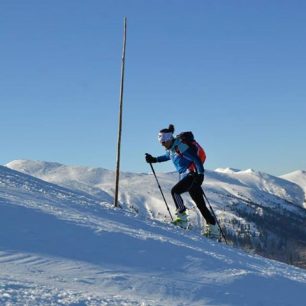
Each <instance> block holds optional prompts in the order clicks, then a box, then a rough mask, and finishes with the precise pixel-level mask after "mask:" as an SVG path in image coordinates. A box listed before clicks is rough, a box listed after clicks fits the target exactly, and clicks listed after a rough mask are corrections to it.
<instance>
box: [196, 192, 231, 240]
mask: <svg viewBox="0 0 306 306" xmlns="http://www.w3.org/2000/svg"><path fill="white" fill-rule="evenodd" d="M202 191H203V195H204V198H205V200H206V202H207V203H208V205H209V208H210V210H211V212H212V214H213V215H214V217H215V220H216V222H217V224H218V226H219V229H220V232H221V235H222V237H223V239H224V241H225V243H226V244H228V243H227V240H226V238H225V235H224V233H223V231H222V228H221V226H220V223H219V221H218V219H217V217H216V214H215V212H214V210H213V208H212V207H211V205H210V203H209V201H208V199H207V196H206V194H205V192H204V190H203V189H202Z"/></svg>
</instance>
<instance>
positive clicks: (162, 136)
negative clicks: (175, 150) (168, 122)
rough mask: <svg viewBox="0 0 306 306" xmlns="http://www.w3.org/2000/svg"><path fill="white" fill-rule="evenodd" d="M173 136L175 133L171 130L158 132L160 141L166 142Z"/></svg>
mask: <svg viewBox="0 0 306 306" xmlns="http://www.w3.org/2000/svg"><path fill="white" fill-rule="evenodd" d="M172 138H173V134H172V133H171V132H169V133H161V132H159V133H158V141H159V142H166V141H169V140H172Z"/></svg>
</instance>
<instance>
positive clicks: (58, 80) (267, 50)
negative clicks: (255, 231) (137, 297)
mask: <svg viewBox="0 0 306 306" xmlns="http://www.w3.org/2000/svg"><path fill="white" fill-rule="evenodd" d="M124 16H126V17H127V19H128V31H127V54H126V79H125V92H124V115H123V120H124V121H123V135H122V137H123V139H122V141H123V143H122V160H121V170H122V171H132V172H146V171H148V170H149V168H148V165H147V164H146V163H145V162H144V153H145V152H149V153H152V154H153V155H161V154H163V149H162V148H161V146H160V145H159V144H158V142H157V132H158V131H159V130H160V129H162V128H165V127H167V126H168V124H169V123H173V124H174V125H175V126H176V128H177V131H182V130H192V131H194V133H195V135H196V137H197V139H198V140H199V142H200V143H201V144H202V145H203V146H204V147H205V149H206V152H207V155H208V159H207V163H206V168H208V169H215V168H217V167H232V168H238V169H247V168H253V169H255V170H259V171H264V172H268V173H271V174H274V175H281V174H284V173H288V172H291V171H293V170H296V169H306V137H305V131H306V119H305V118H306V116H305V115H306V57H305V54H306V40H305V37H306V2H305V1H302V0H300V1H297V0H290V1H289V0H288V1H282V0H269V1H266V0H262V1H261V0H256V1H243V0H241V1H235V0H232V1H229V0H219V1H215V0H210V1H208V0H202V1H200V0H185V1H182V0H167V1H166V0H154V1H153V0H152V1H148V0H147V1H145V0H139V1H133V0H122V1H116V0H112V1H111V0H109V1H103V0H88V1H81V0H52V1H51V0H44V1H42V0H27V1H22V0H18V1H17V0H1V1H0V43H1V53H0V54H1V57H0V84H1V90H0V107H1V121H0V127H1V128H0V139H1V153H0V154H1V155H0V156H1V164H5V163H7V162H9V161H11V160H14V159H33V160H47V161H57V162H61V163H65V164H69V165H82V166H92V167H104V168H108V169H114V167H115V154H116V142H117V119H118V105H119V87H120V65H121V51H122V32H123V17H124ZM170 170H173V167H172V165H171V163H170V162H169V163H164V164H160V165H158V166H157V171H170Z"/></svg>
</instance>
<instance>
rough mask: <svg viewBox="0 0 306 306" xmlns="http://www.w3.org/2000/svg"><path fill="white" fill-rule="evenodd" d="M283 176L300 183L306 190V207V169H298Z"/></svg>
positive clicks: (305, 204) (305, 199)
mask: <svg viewBox="0 0 306 306" xmlns="http://www.w3.org/2000/svg"><path fill="white" fill-rule="evenodd" d="M281 178H283V179H285V180H288V181H290V182H293V183H295V184H297V185H299V186H300V187H301V188H302V189H303V190H304V194H305V195H304V208H306V171H304V170H297V171H294V172H291V173H288V174H285V175H282V176H281Z"/></svg>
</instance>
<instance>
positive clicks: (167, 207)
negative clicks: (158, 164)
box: [149, 163, 173, 221]
mask: <svg viewBox="0 0 306 306" xmlns="http://www.w3.org/2000/svg"><path fill="white" fill-rule="evenodd" d="M149 164H150V166H151V169H152V172H153V174H154V177H155V179H156V183H157V185H158V188H159V190H160V193H161V195H162V197H163V199H164V201H165V204H166V206H167V209H168V212H169V215H170V217H171V220H172V221H173V217H172V215H171V212H170V209H169V206H168V204H167V201H166V199H165V196H164V193H163V191H162V189H161V187H160V185H159V182H158V179H157V176H156V173H155V171H154V168H153V166H152V163H149Z"/></svg>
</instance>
